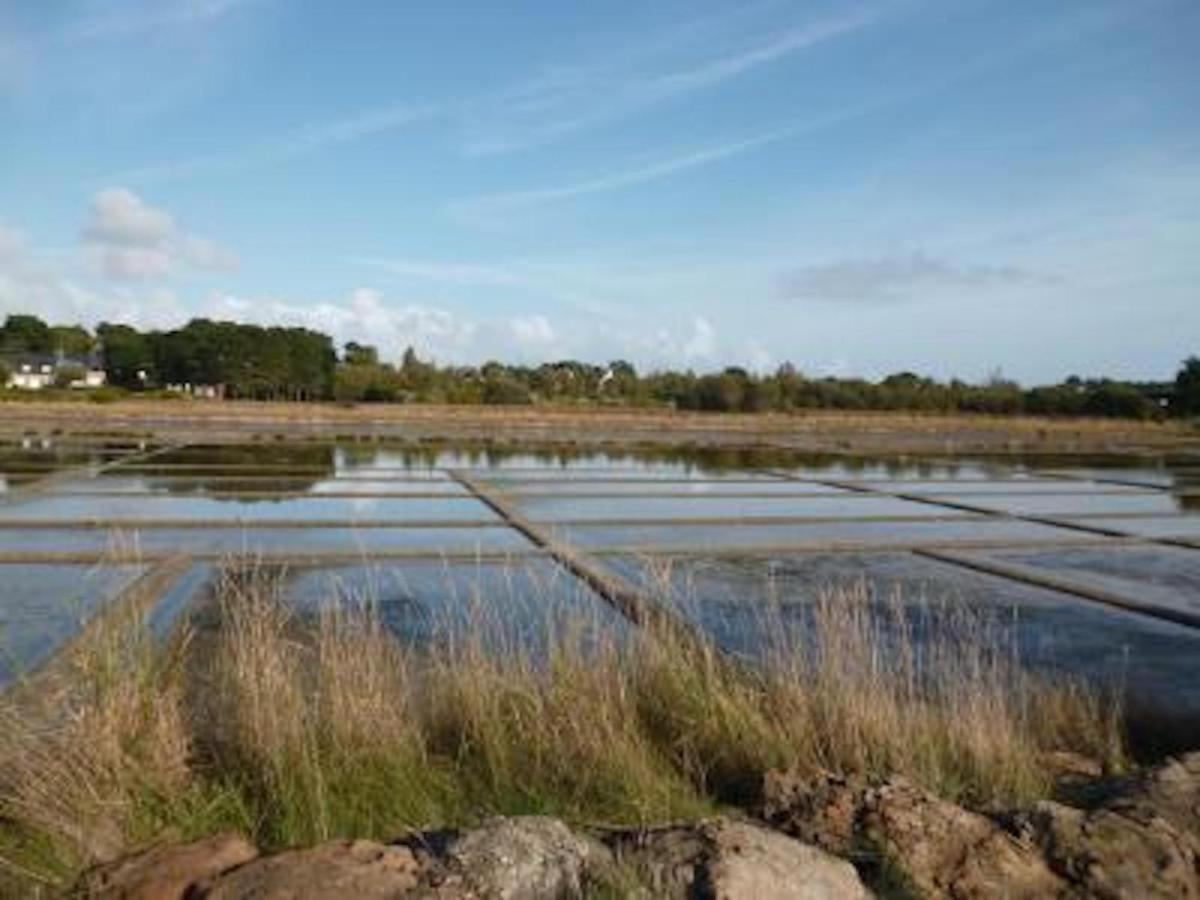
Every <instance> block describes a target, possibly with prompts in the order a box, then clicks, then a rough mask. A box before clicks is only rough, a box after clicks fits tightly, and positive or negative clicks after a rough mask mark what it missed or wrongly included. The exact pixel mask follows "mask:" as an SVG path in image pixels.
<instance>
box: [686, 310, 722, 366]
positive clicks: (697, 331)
mask: <svg viewBox="0 0 1200 900" xmlns="http://www.w3.org/2000/svg"><path fill="white" fill-rule="evenodd" d="M716 349H717V330H716V329H715V328H714V327H713V325H712V322H710V321H708V319H706V318H704V317H703V316H697V317H696V319H695V321H694V322H693V323H692V334H691V337H689V338H688V339H687V341H685V342H684V344H683V355H684V357H685V358H686V359H708V358H709V357H711V356H712V355H713V354H714V353H715V352H716Z"/></svg>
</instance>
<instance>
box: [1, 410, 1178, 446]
mask: <svg viewBox="0 0 1200 900" xmlns="http://www.w3.org/2000/svg"><path fill="white" fill-rule="evenodd" d="M55 430H58V431H60V432H75V431H97V430H102V431H109V430H111V431H114V432H122V433H140V434H156V435H159V436H165V435H170V436H178V437H181V438H185V439H189V440H197V439H204V440H217V441H219V440H235V439H245V438H247V437H248V436H254V435H258V436H264V437H272V436H274V435H287V436H289V437H297V436H300V435H311V436H325V437H334V436H341V437H362V436H379V437H389V438H415V439H438V438H453V439H459V440H461V439H484V440H550V441H564V442H583V443H588V442H598V441H599V442H623V443H630V442H641V441H654V442H658V443H663V442H665V443H696V444H707V445H746V444H763V445H771V446H778V447H787V448H792V449H798V450H811V451H832V452H909V453H917V452H922V453H930V452H954V453H965V452H974V453H990V452H997V453H1006V452H1026V453H1028V452H1035V453H1052V452H1075V453H1078V452H1118V453H1126V452H1138V451H1142V450H1146V451H1155V452H1163V451H1181V452H1200V430H1197V429H1196V428H1195V427H1194V426H1187V425H1183V424H1180V423H1174V422H1169V423H1148V422H1132V421H1127V420H1107V419H1045V418H1036V417H1030V416H984V415H940V414H919V413H896V412H843V411H832V410H812V411H804V412H797V413H793V414H780V413H770V414H762V415H750V414H722V413H695V412H670V411H665V410H644V409H621V408H603V409H597V408H588V409H565V408H548V407H512V406H507V407H488V406H428V405H411V406H405V405H359V406H354V407H345V406H337V405H334V404H293V403H254V402H205V401H184V400H180V401H164V400H145V401H143V400H125V401H121V402H117V403H111V404H93V403H70V402H39V401H29V402H22V403H19V404H0V432H4V433H7V434H9V435H12V434H21V433H23V432H34V433H45V432H50V431H55Z"/></svg>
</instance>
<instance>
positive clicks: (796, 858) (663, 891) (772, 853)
mask: <svg viewBox="0 0 1200 900" xmlns="http://www.w3.org/2000/svg"><path fill="white" fill-rule="evenodd" d="M610 842H611V843H612V845H613V848H614V851H615V854H616V856H617V860H618V864H619V865H621V866H628V867H632V869H633V870H634V871H635V872H636V873H637V880H638V882H639V883H640V885H641V887H640V891H638V892H631V893H635V895H637V896H644V897H664V898H690V897H696V898H711V900H754V898H760V897H762V898H765V897H771V898H779V900H789V898H795V900H860V898H862V900H865V898H866V897H868V896H869V895H868V893H867V891H866V888H864V887H863V884H862V882H861V881H860V880H859V877H858V873H857V872H856V871H855V870H854V867H853V866H852V865H850V864H849V863H847V862H845V861H843V860H840V859H837V858H836V857H833V856H831V855H829V854H828V853H825V852H824V851H823V850H820V849H818V848H816V847H812V846H810V845H808V844H802V843H800V842H799V841H797V840H794V839H793V838H790V837H788V836H787V835H784V834H781V833H779V832H777V831H771V830H769V829H766V828H763V827H761V826H758V825H754V824H752V823H750V822H742V821H738V820H733V819H714V820H712V821H709V822H704V823H701V824H700V825H698V826H695V827H679V828H667V829H660V830H655V831H650V832H643V833H637V834H632V833H624V834H620V835H614V836H612V837H611V838H610Z"/></svg>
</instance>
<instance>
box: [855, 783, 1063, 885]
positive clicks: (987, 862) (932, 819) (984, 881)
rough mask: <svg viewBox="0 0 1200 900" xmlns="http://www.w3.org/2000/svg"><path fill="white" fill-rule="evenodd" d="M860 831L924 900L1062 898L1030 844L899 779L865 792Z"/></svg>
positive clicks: (1056, 882) (1053, 877)
mask: <svg viewBox="0 0 1200 900" xmlns="http://www.w3.org/2000/svg"><path fill="white" fill-rule="evenodd" d="M859 831H860V834H861V836H862V837H863V838H864V839H865V840H866V841H868V842H869V843H870V844H871V845H872V846H874V847H875V848H876V849H877V850H879V852H880V853H881V854H882V855H883V857H884V860H885V864H886V865H887V866H889V867H890V868H892V869H893V870H894V871H895V872H897V873H898V874H899V875H900V876H901V879H902V880H903V881H904V882H906V883H907V884H908V885H909V886H910V887H911V888H912V889H914V890H915V891H916V892H917V893H918V894H919V895H920V896H922V897H930V898H942V897H945V898H955V900H966V898H976V897H978V898H985V897H1006V898H1010V900H1016V898H1022V897H1028V898H1034V897H1037V898H1042V897H1056V896H1062V895H1064V894H1065V893H1066V892H1067V885H1066V883H1065V882H1064V881H1063V880H1062V879H1061V878H1059V877H1058V876H1057V875H1056V874H1055V873H1054V872H1053V871H1052V870H1051V869H1050V867H1049V866H1047V865H1046V862H1045V861H1044V860H1043V859H1042V857H1041V855H1040V853H1039V852H1038V849H1037V847H1036V846H1034V845H1033V844H1032V842H1031V841H1030V840H1028V839H1025V840H1022V839H1020V838H1018V837H1016V836H1015V835H1013V834H1011V833H1009V832H1007V831H1005V830H1003V829H1002V828H1000V827H999V826H998V825H997V824H996V823H995V822H993V821H992V820H991V819H989V818H987V817H986V816H982V815H980V814H978V813H974V812H970V811H969V810H966V809H963V808H962V807H961V806H957V805H955V804H953V803H948V802H946V801H944V800H939V799H938V798H937V797H935V796H933V795H932V794H930V793H928V792H926V791H923V790H921V789H919V788H917V787H914V786H913V785H911V784H909V783H908V782H906V781H904V780H902V779H893V780H890V781H887V782H885V783H884V784H882V785H880V786H879V787H877V788H872V789H870V790H868V791H867V792H866V793H865V795H864V796H863V805H862V810H861V812H860V821H859Z"/></svg>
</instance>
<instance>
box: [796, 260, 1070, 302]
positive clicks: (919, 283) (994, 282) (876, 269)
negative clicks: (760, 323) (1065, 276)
mask: <svg viewBox="0 0 1200 900" xmlns="http://www.w3.org/2000/svg"><path fill="white" fill-rule="evenodd" d="M1046 280H1047V279H1046V277H1045V276H1042V275H1038V274H1037V273H1034V272H1030V271H1027V270H1025V269H1020V268H1017V267H1015V266H997V265H980V264H975V263H953V262H947V261H945V260H940V259H935V258H933V257H930V256H926V255H925V254H923V253H914V254H912V255H911V256H902V257H881V258H875V259H868V258H859V259H844V260H838V261H835V262H830V263H821V264H818V265H811V266H802V267H800V268H798V269H794V270H792V271H790V272H787V273H785V274H784V275H783V276H782V277H781V278H780V282H779V293H780V295H781V296H783V297H785V298H789V299H792V298H794V299H806V300H807V299H814V300H834V301H847V302H862V303H880V302H892V301H899V300H907V299H910V298H912V297H914V295H915V293H916V292H917V291H931V292H940V291H946V290H982V289H989V288H997V287H1005V286H1008V285H1014V284H1027V283H1035V282H1044V281H1046Z"/></svg>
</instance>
